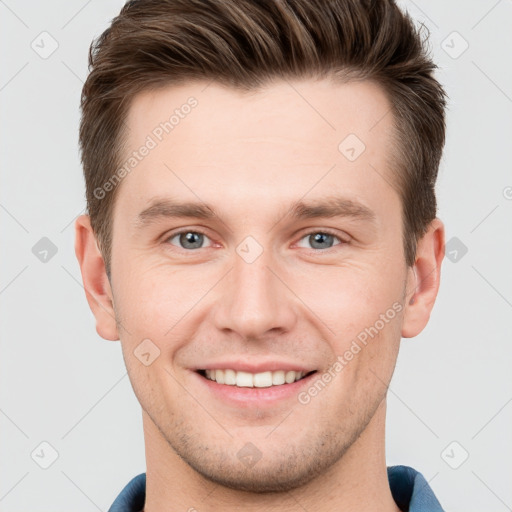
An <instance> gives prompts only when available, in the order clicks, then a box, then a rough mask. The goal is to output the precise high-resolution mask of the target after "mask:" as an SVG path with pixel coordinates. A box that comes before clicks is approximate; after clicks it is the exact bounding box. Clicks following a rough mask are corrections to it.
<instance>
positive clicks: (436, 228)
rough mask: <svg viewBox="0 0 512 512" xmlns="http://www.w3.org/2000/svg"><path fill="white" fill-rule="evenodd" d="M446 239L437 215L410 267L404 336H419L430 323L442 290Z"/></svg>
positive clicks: (403, 327)
mask: <svg viewBox="0 0 512 512" xmlns="http://www.w3.org/2000/svg"><path fill="white" fill-rule="evenodd" d="M444 240H445V230H444V224H443V223H442V222H441V221H440V220H439V219H437V218H436V219H434V220H433V221H432V222H431V224H430V226H429V228H428V230H427V233H426V234H425V235H424V236H423V237H422V238H421V239H420V240H419V241H418V245H417V250H416V261H415V263H414V265H413V267H411V268H409V277H408V280H407V289H406V296H405V312H404V317H403V323H402V337H404V338H412V337H414V336H417V335H418V334H419V333H420V332H421V331H422V330H423V329H424V328H425V326H426V325H427V323H428V320H429V318H430V313H431V311H432V308H433V307H434V303H435V300H436V297H437V292H438V290H439V283H440V278H441V264H442V262H443V258H444V244H445V242H444Z"/></svg>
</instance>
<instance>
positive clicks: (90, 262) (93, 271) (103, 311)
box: [75, 215, 119, 341]
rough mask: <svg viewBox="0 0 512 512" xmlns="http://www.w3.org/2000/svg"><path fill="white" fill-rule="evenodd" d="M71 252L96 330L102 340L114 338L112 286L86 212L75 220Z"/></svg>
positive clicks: (116, 334)
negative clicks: (72, 251)
mask: <svg viewBox="0 0 512 512" xmlns="http://www.w3.org/2000/svg"><path fill="white" fill-rule="evenodd" d="M75 254H76V257H77V259H78V263H79V264H80V270H81V272H82V281H83V283H84V288H85V296H86V298H87V302H88V303H89V307H90V308H91V311H92V313H93V315H94V317H95V318H96V332H97V333H98V334H99V335H100V336H101V337H102V338H104V339H106V340H111V341H116V340H118V339H119V334H118V331H117V324H116V319H115V312H114V305H113V294H112V289H111V287H110V283H109V280H108V277H107V273H106V270H105V262H104V260H103V256H102V255H101V252H100V250H99V248H98V244H97V243H96V237H95V235H94V232H93V230H92V227H91V222H90V217H89V215H80V216H79V217H78V218H77V219H76V221H75Z"/></svg>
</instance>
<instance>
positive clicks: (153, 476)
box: [75, 80, 444, 512]
mask: <svg viewBox="0 0 512 512" xmlns="http://www.w3.org/2000/svg"><path fill="white" fill-rule="evenodd" d="M206 85H207V84H206V83H189V84H186V85H183V86H179V87H172V88H165V89H161V90H159V91H156V92H145V93H141V94H140V95H138V96H137V97H136V98H135V99H134V102H133V103H132V106H131V108H130V112H129V116H128V119H127V125H128V126H129V128H130V129H129V133H128V137H127V145H126V147H125V151H126V155H129V153H130V152H131V151H133V150H134V149H136V148H138V147H140V146H141V144H143V143H144V140H145V139H146V137H147V135H148V134H150V133H151V132H152V130H153V129H154V128H155V126H157V125H158V124H159V123H160V122H162V121H163V120H165V119H166V118H167V117H168V115H166V113H167V112H172V111H173V110H174V109H175V108H178V107H179V106H180V105H182V104H183V103H185V102H186V100H187V98H188V97H190V96H194V97H195V98H196V99H197V100H198V105H197V107H195V108H194V109H193V110H192V112H191V113H190V114H189V115H188V116H186V117H185V118H184V119H182V120H181V121H180V123H179V125H178V126H176V127H175V129H174V130H173V131H172V132H171V133H170V134H168V135H167V136H166V137H165V138H164V140H163V141H162V142H160V143H159V144H158V146H157V147H156V148H154V149H152V150H151V152H150V153H149V155H148V156H146V157H145V158H144V159H143V160H142V161H141V162H140V163H138V165H137V167H136V168H135V169H134V170H133V171H132V172H131V173H129V174H128V175H127V176H126V177H125V178H124V179H123V181H122V183H121V186H120V190H119V191H118V192H119V194H118V196H117V200H116V203H115V208H114V217H113V245H112V275H111V281H110V282H109V280H108V278H107V276H106V274H105V267H104V262H103V258H102V255H101V253H100V251H99V250H98V246H97V243H96V239H95V236H94V233H93V232H92V230H91V226H90V222H89V218H88V216H86V215H82V216H80V217H79V218H78V219H77V220H76V224H75V229H76V243H75V250H76V255H77V258H78V261H79V263H80V268H81V272H82V278H83V282H84V286H85V289H86V295H87V299H88V302H89V305H90V307H91V309H92V311H93V313H94V315H95V318H96V329H97V332H98V334H99V335H100V336H102V337H103V338H105V339H107V340H118V339H120V340H121V345H122V350H123V356H124V360H125V363H126V366H127V370H128V374H129V377H130V381H131V383H132V386H133V389H134V392H135V394H136V396H137V398H138V400H139V401H140V404H141V406H142V414H143V426H144V436H145V447H146V459H147V487H146V506H145V510H146V511H149V512H163V511H164V510H166V511H167V510H189V509H191V508H192V507H194V508H196V509H197V510H200V511H201V512H203V511H216V510H223V511H235V510H241V509H243V510H246V511H253V510H261V509H262V507H264V509H265V510H279V511H280V512H287V511H292V510H293V511H295V510H304V509H305V510H317V511H320V512H321V511H331V510H344V511H345V510H346V511H349V510H358V511H359V512H361V511H370V510H372V511H374V510H381V511H385V512H389V511H395V512H396V511H398V510H399V509H398V508H397V506H396V504H395V502H394V501H393V499H392V496H391V493H390V489H389V484H388V480H387V473H386V461H385V414H386V391H387V386H388V384H389V382H390V380H391V377H392V374H393V371H394V368H395V364H396V358H397V354H398V350H399V345H400V341H401V337H413V336H416V335H417V334H419V333H420V332H421V331H422V330H423V328H424V327H425V325H426V324H427V322H428V320H429V317H430V313H431V310H432V307H433V305H434V301H435V298H436V295H437V292H438V287H439V279H440V267H441V262H442V259H443V256H444V249H443V247H444V226H443V224H442V222H441V221H440V220H439V219H435V220H434V221H433V222H432V224H431V225H430V227H429V229H428V232H427V233H426V235H425V236H424V237H423V238H422V239H421V240H420V241H419V243H418V249H417V255H416V261H415V264H414V266H412V267H407V266H406V263H405V256H404V252H403V244H402V220H401V203H400V198H399V196H398V193H397V191H396V190H395V189H394V188H393V187H392V186H390V184H391V183H393V173H392V170H391V169H389V168H388V165H387V161H388V158H389V155H390V151H391V146H390V142H389V135H390V133H391V130H392V122H393V118H392V115H391V114H390V113H389V109H390V104H389V102H388V100H387V98H386V96H385V95H384V93H383V91H382V90H381V89H380V88H379V87H378V86H377V85H375V84H373V83H370V82H359V83H349V84H334V83H331V82H329V81H318V82H316V81H313V80H304V81H297V82H293V83H287V82H284V81H283V82H276V83H273V84H271V85H269V86H267V87H266V88H265V89H264V90H263V91H260V92H256V93H255V92H252V93H251V94H243V93H241V92H238V91H235V90H233V89H229V88H225V87H222V86H221V85H218V84H216V83H211V84H210V85H208V86H207V87H206ZM292 85H293V87H292ZM298 92H300V94H298ZM305 99H306V100H307V101H305ZM349 133H354V134H356V135H357V136H358V137H359V138H360V139H361V140H362V141H364V144H365V145H366V150H365V151H364V152H363V153H362V154H361V155H360V156H359V157H358V158H357V159H356V160H355V161H353V162H351V161H349V160H348V159H347V158H345V156H344V155H343V154H342V153H341V152H340V151H339V150H338V145H339V144H340V142H341V141H342V140H343V139H344V138H345V137H346V136H347V135H348V134H349ZM370 164H371V165H370ZM377 171H378V172H377ZM334 192H336V193H337V194H340V195H343V196H344V197H346V198H349V199H351V200H353V201H357V202H359V203H361V204H363V205H365V206H367V207H368V208H370V209H371V210H372V211H373V212H374V214H375V222H374V223H373V224H371V223H370V222H368V221H365V220H361V219H354V218H350V217H340V218H321V219H309V220H308V219H306V220H294V219H293V218H291V217H290V216H287V215H286V213H287V212H288V211H289V209H290V205H291V203H292V202H293V201H297V200H300V199H303V200H305V199H308V200H314V199H322V198H325V197H327V196H330V195H332V194H333V193H334ZM156 197H159V198H162V197H164V198H165V197H167V198H174V199H179V200H190V201H199V200H200V201H202V202H205V203H208V204H210V205H212V207H213V208H214V209H215V212H216V214H217V215H216V216H215V217H214V218H213V219H206V220H205V219H194V218H185V219H176V218H160V219H159V220H158V221H157V222H156V223H154V224H152V225H150V226H146V227H145V228H144V229H137V228H136V220H137V215H138V214H139V212H141V211H142V210H144V209H145V208H147V207H148V206H149V205H150V204H151V202H152V200H154V198H156ZM198 198H199V199H198ZM277 220H279V222H277ZM183 228H185V229H186V230H187V231H196V230H200V231H201V232H204V233H205V235H206V237H205V238H204V239H202V240H203V241H202V246H201V245H200V244H201V241H199V245H200V248H195V249H191V248H189V247H190V246H187V245H186V240H185V241H183V240H181V245H180V237H176V236H175V235H174V234H175V233H176V231H177V230H178V229H183ZM323 229H328V230H330V231H332V232H333V233H334V234H335V237H334V238H332V239H327V241H324V242H323V245H321V246H318V245H317V246H315V245H313V244H314V240H313V241H312V236H310V235H313V237H314V234H315V233H318V232H320V233H322V232H323V231H322V230H323ZM171 235H172V236H171ZM247 236H252V237H253V238H254V239H255V240H257V242H258V243H259V244H260V246H261V247H262V249H263V252H262V254H261V255H260V256H259V258H257V259H256V260H255V261H254V262H252V263H247V262H246V261H245V260H244V259H243V258H242V257H241V256H240V255H239V253H237V251H236V249H237V246H238V245H239V244H240V242H242V241H243V240H244V239H245V237H247ZM336 237H339V238H336ZM184 243H185V245H184ZM318 247H321V248H318ZM394 303H399V304H401V305H402V307H403V309H402V311H400V312H399V313H398V314H396V316H395V317H394V319H393V320H392V321H389V323H387V324H386V325H385V327H384V328H382V329H381V330H380V331H379V332H378V335H377V336H375V337H374V338H373V339H372V340H371V341H370V342H369V343H368V344H367V345H366V346H364V347H363V348H362V349H361V350H360V352H358V353H357V355H355V356H354V358H353V359H352V360H351V361H350V362H349V363H348V364H347V365H346V366H345V367H344V368H343V370H342V371H340V372H338V373H337V374H336V376H335V378H333V379H332V381H331V382H330V383H329V385H328V386H327V387H325V388H324V389H323V390H322V391H321V392H320V393H318V394H317V396H315V397H313V398H312V399H311V401H310V402H309V403H308V404H306V405H302V404H301V403H299V402H298V400H297V397H296V396H293V397H292V398H290V399H286V400H282V401H280V402H278V403H276V405H275V406H273V407H261V408H260V407H233V406H232V405H230V404H227V403H226V402H224V401H223V400H221V399H219V398H218V397H217V396H216V395H213V394H211V393H210V392H209V390H208V389H207V388H206V386H205V384H204V382H203V381H202V380H201V379H202V377H198V375H197V374H196V373H195V372H194V371H193V370H194V369H195V368H197V367H198V366H199V367H201V365H203V366H204V365H205V364H206V363H208V362H211V361H214V362H217V361H220V360H222V359H227V358H231V357H233V356H238V359H239V360H240V361H255V360H265V361H271V360H274V359H277V360H279V361H291V362H294V363H298V364H304V365H306V366H307V367H313V368H315V369H317V371H318V375H321V374H322V373H323V372H325V371H326V370H327V369H328V368H329V367H330V366H331V365H332V364H333V362H334V361H335V360H336V357H337V356H338V355H340V354H343V353H344V352H345V351H346V350H347V349H348V348H349V347H350V345H351V343H352V341H353V340H354V339H355V338H356V337H357V335H358V334H359V333H360V332H361V331H364V329H365V328H367V327H369V326H372V325H374V324H375V322H376V320H378V319H379V315H381V314H382V313H385V312H386V311H388V310H389V309H390V308H391V307H392V305H393V304H394ZM148 338H149V339H150V340H151V341H152V342H153V343H154V344H155V345H156V346H158V348H159V350H160V355H159V356H158V357H157V358H156V359H155V360H154V361H153V362H152V364H150V365H149V366H146V365H144V364H142V363H141V361H140V360H139V359H138V358H137V357H135V356H134V353H133V352H134V350H135V349H136V348H137V346H138V345H139V344H140V343H141V341H142V340H144V339H148ZM248 442H250V443H252V444H253V445H254V446H255V447H256V448H257V449H258V451H259V453H260V454H261V459H260V460H259V461H258V462H257V463H256V464H255V465H254V466H252V467H248V466H247V465H246V464H243V463H242V462H241V460H240V459H239V458H238V457H237V453H238V452H239V450H240V449H241V448H242V447H244V445H246V443H248Z"/></svg>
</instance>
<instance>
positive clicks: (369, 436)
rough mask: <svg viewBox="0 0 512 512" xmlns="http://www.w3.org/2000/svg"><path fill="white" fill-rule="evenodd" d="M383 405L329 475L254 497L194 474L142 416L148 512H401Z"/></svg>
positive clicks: (148, 419)
mask: <svg viewBox="0 0 512 512" xmlns="http://www.w3.org/2000/svg"><path fill="white" fill-rule="evenodd" d="M385 416H386V402H385V399H384V400H383V401H382V403H381V404H380V406H379V408H378V409H377V412H376V413H375V415H374V416H373V418H372V420H371V421H370V423H369V424H368V426H367V427H366V429H365V430H364V431H363V433H362V434H361V436H360V437H359V438H358V439H357V440H356V441H355V442H354V443H353V444H352V446H351V447H350V448H349V449H348V450H347V452H346V453H345V454H344V455H343V457H342V458H341V459H340V460H338V461H337V462H336V463H335V464H334V465H333V466H331V468H330V469H329V471H328V472H326V473H324V474H322V475H320V476H319V477H317V478H315V479H313V480H312V481H310V482H309V483H308V484H306V485H304V486H303V487H300V488H297V489H295V490H292V491H290V492H284V493H269V494H256V493H250V492H244V491H237V490H233V489H229V488H226V487H223V486H221V485H218V484H216V483H213V482H211V481H209V480H207V479H205V478H204V477H203V476H202V475H200V474H198V473H197V472H196V471H195V470H193V469H192V468H191V467H190V466H189V465H188V464H187V463H186V462H185V461H184V460H183V459H181V457H179V456H178V455H177V454H176V452H175V451H174V450H173V449H172V448H171V446H169V443H168V442H167V441H166V439H165V438H164V437H163V436H162V434H161V432H160V431H159V430H158V428H157V427H156V426H155V424H154V423H153V422H152V421H151V419H150V418H149V417H148V416H147V414H146V413H144V412H143V424H144V438H145V447H146V464H147V471H146V503H145V508H144V512H164V511H165V512H167V511H168V510H187V511H190V512H194V511H195V512H197V511H201V512H214V511H218V510H222V511H223V512H231V511H236V510H241V509H243V510H244V511H246V512H253V511H256V510H258V511H259V510H261V509H262V508H264V509H265V510H269V511H274V510H275V511H277V510H279V512H292V511H299V510H315V511H317V512H324V511H325V512H327V511H332V510H337V511H348V510H358V512H370V511H375V510H379V511H381V512H400V509H399V508H398V507H397V505H396V503H395V501H394V500H393V498H392V496H391V490H390V488H389V482H388V477H387V468H386V461H385Z"/></svg>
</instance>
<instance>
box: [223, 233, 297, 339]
mask: <svg viewBox="0 0 512 512" xmlns="http://www.w3.org/2000/svg"><path fill="white" fill-rule="evenodd" d="M246 242H247V243H246V244H244V242H242V243H241V244H240V245H239V247H237V250H236V254H234V256H233V267H232V269H231V272H229V274H228V275H227V276H226V281H225V283H224V286H225V289H224V290H223V293H222V298H221V299H220V302H219V304H218V305H217V308H218V310H217V314H216V318H217V327H218V328H219V329H229V330H232V331H236V332H237V333H238V334H240V335H241V336H242V337H244V338H261V337H263V336H264V335H265V334H266V333H267V332H268V331H270V330H271V329H280V330H284V331H287V330H289V329H291V328H292V326H293V323H294V322H295V315H294V312H293V302H292V301H291V300H290V291H289V290H288V288H287V287H286V286H285V285H284V284H283V283H282V282H281V280H280V279H279V278H278V277H276V275H275V273H276V270H275V267H276V266H277V265H276V262H275V261H274V258H273V256H272V254H271V251H270V250H263V248H262V247H261V246H260V247H261V249H258V247H257V246H256V245H255V244H254V242H253V241H251V240H246ZM251 243H252V245H251ZM258 252H259V253H260V254H259V255H258V256H257V257H256V258H255V259H253V258H254V257H255V255H256V254H257V253H258ZM271 269H272V270H271Z"/></svg>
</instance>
